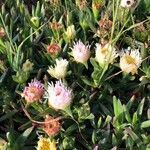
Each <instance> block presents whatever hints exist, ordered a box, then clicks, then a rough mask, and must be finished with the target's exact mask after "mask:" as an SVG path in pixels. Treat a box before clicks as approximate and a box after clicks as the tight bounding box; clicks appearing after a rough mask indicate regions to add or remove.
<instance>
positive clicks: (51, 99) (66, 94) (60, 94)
mask: <svg viewBox="0 0 150 150" xmlns="http://www.w3.org/2000/svg"><path fill="white" fill-rule="evenodd" d="M46 97H47V98H48V104H49V106H51V107H53V108H54V109H56V110H57V109H62V110H63V109H65V108H66V107H67V106H69V105H70V104H71V102H72V91H71V90H70V89H68V88H67V87H66V86H65V85H64V84H63V83H62V82H61V81H57V82H56V84H55V85H54V84H53V83H51V84H50V83H49V84H48V89H47V94H46Z"/></svg>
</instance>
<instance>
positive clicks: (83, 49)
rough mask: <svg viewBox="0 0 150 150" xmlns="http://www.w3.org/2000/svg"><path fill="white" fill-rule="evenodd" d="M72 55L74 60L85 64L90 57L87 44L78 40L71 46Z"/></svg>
mask: <svg viewBox="0 0 150 150" xmlns="http://www.w3.org/2000/svg"><path fill="white" fill-rule="evenodd" d="M72 56H73V57H74V60H75V61H76V62H79V63H83V64H85V63H86V62H87V60H88V59H89V57H90V50H89V46H86V45H84V44H83V43H82V42H81V41H80V40H79V41H78V42H76V43H74V46H73V48H72Z"/></svg>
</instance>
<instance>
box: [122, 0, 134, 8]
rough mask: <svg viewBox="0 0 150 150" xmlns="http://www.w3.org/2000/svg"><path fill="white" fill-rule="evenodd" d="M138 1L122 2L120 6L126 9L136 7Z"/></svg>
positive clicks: (125, 0) (127, 0) (123, 0)
mask: <svg viewBox="0 0 150 150" xmlns="http://www.w3.org/2000/svg"><path fill="white" fill-rule="evenodd" d="M136 3H137V0H121V3H120V6H121V7H124V8H131V7H135V5H136Z"/></svg>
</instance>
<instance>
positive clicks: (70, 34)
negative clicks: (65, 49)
mask: <svg viewBox="0 0 150 150" xmlns="http://www.w3.org/2000/svg"><path fill="white" fill-rule="evenodd" d="M65 35H66V36H67V39H68V40H72V39H74V37H75V35H76V31H75V27H74V25H70V26H68V28H67V31H66V32H65Z"/></svg>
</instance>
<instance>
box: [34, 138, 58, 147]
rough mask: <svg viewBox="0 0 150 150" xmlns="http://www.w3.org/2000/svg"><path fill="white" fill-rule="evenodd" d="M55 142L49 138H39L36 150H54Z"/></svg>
mask: <svg viewBox="0 0 150 150" xmlns="http://www.w3.org/2000/svg"><path fill="white" fill-rule="evenodd" d="M56 149H57V148H56V142H55V141H54V140H53V141H51V140H50V139H49V138H43V137H40V139H39V141H38V146H37V150H56Z"/></svg>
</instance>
